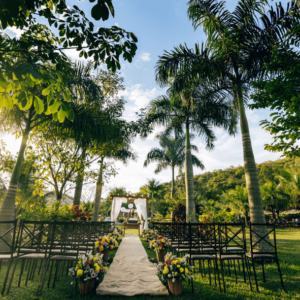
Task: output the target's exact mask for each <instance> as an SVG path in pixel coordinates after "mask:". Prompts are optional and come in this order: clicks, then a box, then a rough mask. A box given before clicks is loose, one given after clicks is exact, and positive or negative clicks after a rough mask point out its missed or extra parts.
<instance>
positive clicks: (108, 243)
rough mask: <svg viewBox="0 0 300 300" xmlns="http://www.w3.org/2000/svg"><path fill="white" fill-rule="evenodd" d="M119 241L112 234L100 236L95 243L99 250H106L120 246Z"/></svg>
mask: <svg viewBox="0 0 300 300" xmlns="http://www.w3.org/2000/svg"><path fill="white" fill-rule="evenodd" d="M118 245H119V244H118V242H117V241H116V240H115V239H114V238H113V237H112V236H109V235H108V236H103V237H99V238H98V239H97V241H96V243H95V249H96V250H97V251H98V252H105V251H109V250H112V249H114V248H115V247H118Z"/></svg>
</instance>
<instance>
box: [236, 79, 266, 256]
mask: <svg viewBox="0 0 300 300" xmlns="http://www.w3.org/2000/svg"><path fill="white" fill-rule="evenodd" d="M237 98H238V103H239V113H240V127H241V134H242V143H243V153H244V167H245V179H246V187H247V191H248V202H249V209H250V220H251V222H252V223H261V224H265V223H266V220H265V214H264V209H263V204H262V198H261V192H260V186H259V179H258V172H257V168H256V164H255V159H254V154H253V150H252V144H251V138H250V132H249V127H248V121H247V117H246V112H245V107H244V101H243V95H242V87H241V85H237ZM254 230H255V231H257V232H258V233H259V234H260V235H261V236H265V235H267V233H268V231H267V226H257V227H256V228H254ZM257 246H258V248H259V250H269V246H268V244H267V243H259V244H258V245H257ZM253 250H254V249H253Z"/></svg>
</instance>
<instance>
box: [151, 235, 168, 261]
mask: <svg viewBox="0 0 300 300" xmlns="http://www.w3.org/2000/svg"><path fill="white" fill-rule="evenodd" d="M149 245H150V249H154V250H155V251H156V256H157V261H158V262H162V263H163V262H164V257H165V255H166V249H167V248H169V247H170V242H169V240H168V239H167V238H165V237H163V236H162V235H160V236H157V237H156V238H155V239H154V240H152V241H151V242H150V243H149Z"/></svg>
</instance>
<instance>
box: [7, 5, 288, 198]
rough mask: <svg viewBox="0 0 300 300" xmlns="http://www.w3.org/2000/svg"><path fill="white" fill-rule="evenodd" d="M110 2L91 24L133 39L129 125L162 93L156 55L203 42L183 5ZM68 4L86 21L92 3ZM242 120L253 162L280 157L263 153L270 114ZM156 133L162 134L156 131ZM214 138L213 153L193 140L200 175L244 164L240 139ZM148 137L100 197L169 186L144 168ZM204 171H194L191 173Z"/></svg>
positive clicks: (125, 67) (165, 175)
mask: <svg viewBox="0 0 300 300" xmlns="http://www.w3.org/2000/svg"><path fill="white" fill-rule="evenodd" d="M113 3H114V7H115V18H112V17H111V18H110V19H109V20H108V21H105V22H97V21H93V22H94V24H95V28H97V27H110V26H112V25H118V26H120V27H121V28H124V29H125V30H127V31H131V32H134V33H135V34H136V36H137V37H138V40H139V41H138V50H137V54H136V57H135V58H134V59H133V62H132V63H131V64H130V63H128V62H124V61H123V62H122V64H121V66H122V69H121V75H122V76H123V77H124V80H125V81H124V84H125V86H126V90H125V91H124V92H123V93H122V96H124V98H125V99H126V100H127V105H126V111H125V114H124V117H125V118H126V119H128V120H133V119H135V112H136V111H138V110H139V109H140V108H142V107H145V106H146V105H147V103H148V102H149V101H150V100H152V99H154V98H156V97H157V96H159V95H161V94H163V93H164V89H161V88H160V87H159V86H158V85H157V84H156V82H155V72H154V68H155V64H156V62H157V60H158V56H159V55H162V54H163V52H164V50H168V51H170V50H172V49H173V47H174V46H178V45H179V44H180V43H186V44H187V45H188V46H189V47H193V46H194V45H195V43H201V42H203V41H205V35H204V33H203V31H202V29H197V31H194V29H193V27H192V23H191V21H190V20H189V19H188V17H187V4H186V3H187V0H115V1H113ZM236 3H237V1H236V0H231V1H227V7H228V9H229V10H233V9H234V7H235V5H236ZM273 3H274V2H273ZM285 3H286V1H283V4H284V5H285ZM67 4H68V5H69V6H72V5H78V6H79V7H80V8H83V10H84V11H85V13H86V15H87V16H89V17H90V11H91V7H92V4H91V3H89V1H88V0H84V1H77V0H72V1H67ZM90 19H91V17H90ZM6 32H7V33H9V34H10V35H12V36H14V35H18V34H19V33H20V32H19V31H18V30H16V29H14V28H12V29H8V30H6ZM66 53H67V55H69V56H70V57H71V58H72V59H73V60H75V59H78V55H77V53H76V51H67V52H66ZM247 116H248V120H249V126H250V134H251V138H252V145H253V149H254V154H255V158H256V162H257V163H261V162H264V161H266V160H276V159H278V158H280V154H279V153H270V152H267V151H265V150H264V149H263V148H264V144H265V143H270V142H271V141H272V137H271V136H270V135H269V134H268V133H267V132H266V131H264V130H263V129H262V128H261V127H260V126H259V121H260V120H262V119H265V118H268V117H269V111H268V110H259V111H258V110H255V111H249V110H247ZM159 130H161V129H158V130H157V131H159ZM156 133H157V132H156ZM216 134H217V138H218V140H217V142H216V144H215V150H214V151H212V152H208V151H207V150H205V147H204V144H203V141H202V140H201V139H199V138H197V139H195V140H194V142H193V143H194V144H196V145H197V146H198V148H199V150H200V151H199V153H198V154H197V155H198V157H199V159H201V160H202V162H203V163H204V165H205V167H206V170H205V171H213V170H216V169H224V168H228V167H230V166H238V165H243V164H244V163H243V153H242V142H241V135H240V134H237V136H236V137H229V136H228V134H227V133H226V132H224V131H223V130H220V129H216ZM153 138H154V134H153V135H151V136H150V137H148V138H147V139H146V140H143V141H142V140H141V139H140V138H136V139H135V140H134V142H133V145H132V146H133V148H134V150H135V151H136V152H137V154H138V155H139V159H138V160H137V161H136V162H129V163H128V164H127V165H126V166H124V165H122V164H121V163H117V164H116V165H117V167H118V168H119V174H118V175H117V176H116V177H114V178H112V179H111V180H110V182H109V183H108V184H107V185H106V189H105V193H106V192H107V190H108V188H110V187H115V186H124V187H126V188H127V189H128V190H129V191H131V192H137V191H138V190H139V187H140V186H141V185H143V184H145V183H146V181H147V179H151V178H156V179H157V180H159V181H161V182H164V181H170V179H171V170H166V171H163V172H161V173H160V174H158V175H155V174H154V172H153V171H154V169H155V164H152V165H150V166H149V167H148V168H143V162H144V160H145V157H146V154H147V153H148V152H149V150H150V149H151V147H155V146H158V142H157V141H155V140H154V139H153ZM5 139H6V141H7V143H8V144H9V148H10V150H11V151H12V152H15V150H14V149H16V147H17V145H19V144H20V141H15V140H13V138H12V137H11V136H7V137H6V138H5ZM18 147H19V146H18ZM205 171H201V170H199V169H194V174H200V173H203V172H205Z"/></svg>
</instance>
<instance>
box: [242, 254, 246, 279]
mask: <svg viewBox="0 0 300 300" xmlns="http://www.w3.org/2000/svg"><path fill="white" fill-rule="evenodd" d="M242 267H243V274H244V283H246V274H245V265H244V259H242Z"/></svg>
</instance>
